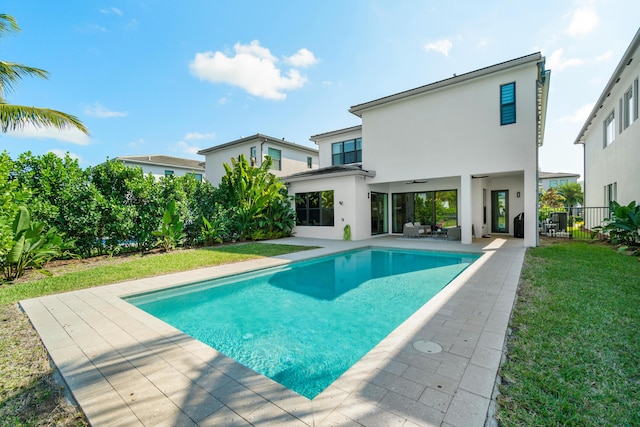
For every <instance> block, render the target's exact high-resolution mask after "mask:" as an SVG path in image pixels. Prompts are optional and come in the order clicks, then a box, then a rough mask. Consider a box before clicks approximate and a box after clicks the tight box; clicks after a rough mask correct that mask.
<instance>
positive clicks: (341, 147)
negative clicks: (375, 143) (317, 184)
mask: <svg viewBox="0 0 640 427" xmlns="http://www.w3.org/2000/svg"><path fill="white" fill-rule="evenodd" d="M360 162H362V138H356V139H350V140H348V141H342V142H336V143H333V144H331V164H332V165H348V164H350V163H360Z"/></svg>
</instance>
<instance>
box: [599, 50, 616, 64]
mask: <svg viewBox="0 0 640 427" xmlns="http://www.w3.org/2000/svg"><path fill="white" fill-rule="evenodd" d="M612 56H613V50H608V51H606V52H605V53H603V54H602V55H598V56H596V61H597V62H604V61H608V60H610V59H611V57H612Z"/></svg>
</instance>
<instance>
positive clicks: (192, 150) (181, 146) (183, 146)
mask: <svg viewBox="0 0 640 427" xmlns="http://www.w3.org/2000/svg"><path fill="white" fill-rule="evenodd" d="M175 150H177V151H180V152H182V153H186V154H198V151H200V150H201V148H200V147H198V146H195V145H189V144H187V143H186V142H184V141H179V142H178V143H177V144H176V145H175Z"/></svg>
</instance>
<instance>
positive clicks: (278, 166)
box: [269, 148, 282, 171]
mask: <svg viewBox="0 0 640 427" xmlns="http://www.w3.org/2000/svg"><path fill="white" fill-rule="evenodd" d="M269 157H271V169H273V170H277V171H281V170H282V152H281V151H280V150H276V149H275V148H269Z"/></svg>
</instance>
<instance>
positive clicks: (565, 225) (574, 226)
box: [540, 206, 610, 239]
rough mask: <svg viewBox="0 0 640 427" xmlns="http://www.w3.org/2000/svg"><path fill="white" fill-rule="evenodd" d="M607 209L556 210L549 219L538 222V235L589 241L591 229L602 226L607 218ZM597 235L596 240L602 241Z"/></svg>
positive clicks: (601, 236) (577, 208) (578, 208)
mask: <svg viewBox="0 0 640 427" xmlns="http://www.w3.org/2000/svg"><path fill="white" fill-rule="evenodd" d="M609 216H610V211H609V208H607V207H584V206H581V207H573V208H567V209H557V210H555V211H553V213H551V214H550V215H549V218H547V219H545V220H544V221H542V222H540V233H541V234H543V235H546V236H552V237H566V238H570V239H591V235H592V231H593V228H594V227H596V226H600V225H602V222H603V221H604V219H605V218H609ZM604 237H605V236H603V235H602V234H600V233H598V234H596V238H598V239H604Z"/></svg>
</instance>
